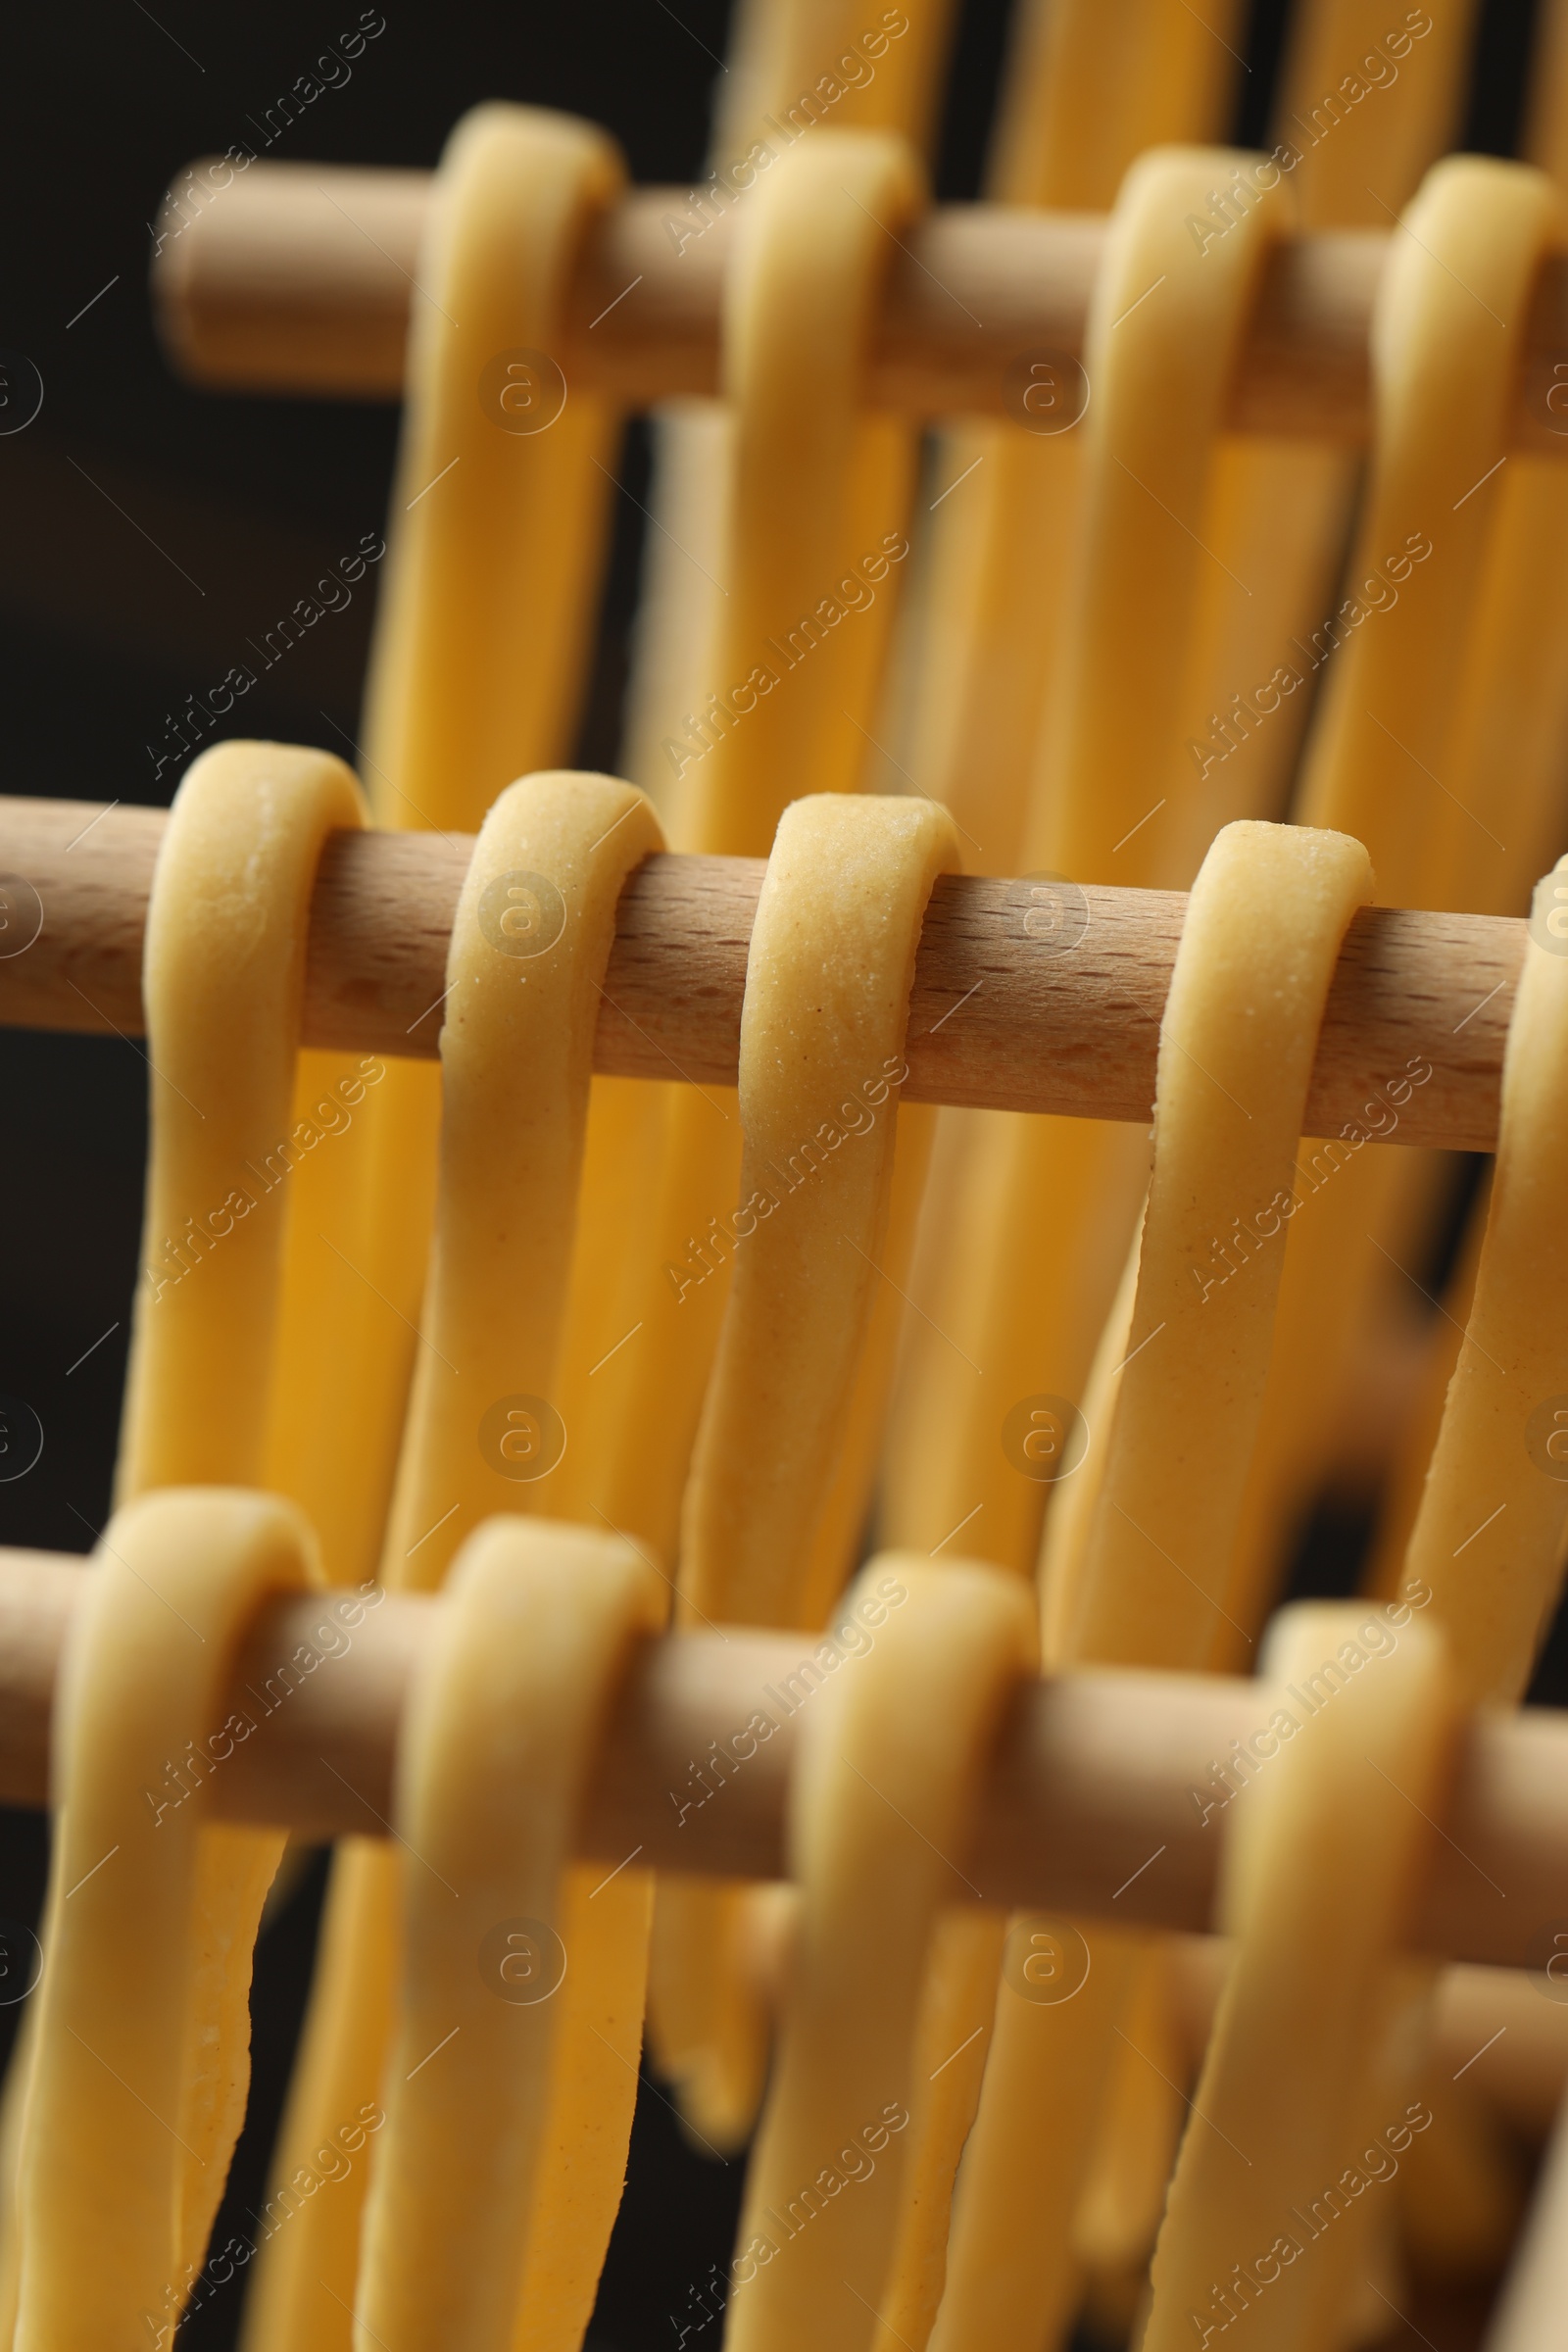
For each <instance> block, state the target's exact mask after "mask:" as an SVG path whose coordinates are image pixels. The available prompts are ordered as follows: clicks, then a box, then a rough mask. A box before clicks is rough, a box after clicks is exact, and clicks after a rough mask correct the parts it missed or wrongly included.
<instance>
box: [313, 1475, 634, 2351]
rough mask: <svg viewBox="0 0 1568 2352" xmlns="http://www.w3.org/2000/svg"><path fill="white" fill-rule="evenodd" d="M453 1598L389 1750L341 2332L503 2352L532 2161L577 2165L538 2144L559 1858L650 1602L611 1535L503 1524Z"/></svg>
mask: <svg viewBox="0 0 1568 2352" xmlns="http://www.w3.org/2000/svg"><path fill="white" fill-rule="evenodd" d="M447 1592H448V1598H447V1605H446V1609H445V1611H444V1613H443V1618H442V1627H441V1635H440V1641H439V1643H438V1645H437V1647H436V1649H435V1651H434V1652H433V1654H432V1655H431V1656H430V1658H429V1659H428V1660H427V1661H426V1663H425V1665H424V1668H423V1671H422V1673H421V1676H420V1679H419V1682H418V1684H417V1689H416V1693H415V1696H414V1698H413V1700H412V1702H411V1706H410V1711H409V1714H408V1717H407V1720H406V1722H405V1726H404V1732H403V1739H402V1744H401V1746H400V1749H399V1756H398V1798H397V1808H396V1812H397V1823H398V1829H399V1833H400V1835H401V1836H402V1837H403V1838H405V1839H406V1840H407V1843H408V1846H409V1849H410V1855H411V1864H410V1868H409V1869H408V1870H407V1871H406V1872H405V1875H404V1885H403V1906H404V1919H405V1935H404V1962H403V1992H402V2002H401V2006H400V2010H399V2018H398V2029H397V2034H396V2036H395V2038H394V2041H393V2045H392V2050H391V2054H390V2061H389V2067H388V2074H387V2082H388V2088H387V2091H386V2094H385V2097H386V2111H387V2127H386V2135H385V2138H384V2140H383V2142H382V2146H381V2151H380V2160H379V2164H378V2167H377V2171H376V2177H375V2182H374V2186H373V2188H372V2191H371V2196H370V2202H369V2206H368V2212H367V2214H366V2222H365V2259H364V2281H363V2284H362V2286H361V2290H360V2298H359V2309H358V2315H357V2325H358V2328H359V2331H360V2333H361V2334H362V2335H363V2337H364V2339H365V2340H366V2341H367V2342H369V2343H377V2344H383V2345H385V2346H386V2347H387V2352H424V2348H425V2347H426V2346H428V2345H430V2344H433V2343H436V2342H461V2343H462V2344H463V2345H464V2347H465V2352H511V2347H512V2345H513V2343H514V2340H515V2328H516V2325H517V2319H518V2303H519V2296H520V2294H521V2290H522V2280H523V2275H524V2261H525V2256H526V2252H527V2248H526V2244H525V2232H524V2230H523V2229H519V2228H518V2227H517V2224H516V2221H515V2217H516V2216H519V2215H528V2214H538V2213H539V2210H540V2200H539V2197H538V2188H539V2185H540V2182H539V2176H540V2172H541V2169H542V2167H543V2166H544V2165H545V2164H546V2163H548V2162H550V2161H552V2160H553V2161H554V2162H556V2163H557V2164H559V2165H565V2166H572V2165H574V2164H576V2163H577V2162H578V2161H579V2160H580V2157H581V2153H582V2151H581V2148H580V2147H574V2146H570V2145H565V2146H553V2145H552V2142H551V2136H550V2125H551V2121H552V2116H553V2102H559V2099H560V2095H561V2092H560V2086H559V2083H557V2082H554V2081H553V2066H554V2061H555V2058H556V2055H557V2051H558V2028H559V2024H560V2019H561V2015H562V2011H563V2006H564V1985H568V1984H569V1983H570V1981H571V1971H572V1966H573V1960H574V1956H575V1955H574V1952H573V1948H572V1927H571V1923H570V1921H569V1919H568V1916H567V1912H566V1908H565V1905H564V1876H565V1865H566V1862H567V1860H568V1858H569V1856H570V1854H571V1851H572V1839H573V1836H574V1833H575V1830H576V1827H577V1820H578V1816H579V1813H580V1810H581V1804H582V1796H583V1790H584V1788H585V1785H586V1782H587V1778H588V1775H589V1772H590V1771H591V1769H592V1766H593V1762H594V1757H595V1751H596V1747H597V1744H598V1741H599V1739H600V1737H601V1735H602V1732H603V1728H604V1724H605V1721H606V1718H607V1715H608V1713H609V1710H610V1708H611V1706H612V1705H613V1700H614V1697H615V1693H616V1691H617V1689H618V1687H619V1684H620V1682H621V1680H622V1678H623V1675H624V1671H625V1667H626V1665H627V1662H628V1658H629V1654H630V1651H631V1648H632V1645H633V1644H634V1643H635V1642H637V1640H638V1639H639V1638H640V1637H642V1636H644V1635H647V1634H651V1633H654V1632H656V1631H657V1630H658V1628H659V1626H660V1625H661V1624H662V1619H663V1615H664V1593H663V1586H662V1582H661V1580H660V1579H659V1577H658V1576H657V1575H656V1574H655V1572H654V1571H653V1569H651V1568H650V1567H649V1566H648V1565H647V1563H646V1562H645V1561H643V1560H641V1559H639V1557H638V1556H637V1554H636V1553H635V1552H634V1551H633V1550H632V1548H631V1546H630V1545H629V1544H623V1543H621V1542H620V1541H619V1539H618V1538H615V1537H612V1536H596V1535H593V1534H591V1533H589V1532H588V1531H586V1530H584V1529H579V1528H572V1527H561V1526H550V1525H545V1524H540V1523H538V1522H529V1521H523V1520H517V1519H512V1518H500V1519H492V1520H490V1521H489V1522H488V1523H487V1524H486V1525H485V1526H484V1527H482V1528H481V1529H479V1531H478V1532H477V1534H475V1535H473V1536H471V1537H470V1538H469V1540H468V1542H467V1544H466V1545H465V1546H464V1548H463V1551H462V1552H461V1554H460V1556H459V1558H458V1559H457V1560H456V1562H455V1563H454V1565H453V1569H452V1574H451V1578H450V1580H449V1584H448V1588H447ZM613 1867H614V1864H613V1859H609V1860H607V1862H606V1864H605V1870H610V1869H613ZM598 1875H599V1876H600V1877H603V1876H604V1872H603V1871H601V1872H600V1873H599V1874H598ZM581 2121H582V2123H583V2125H584V2127H587V2126H588V2125H590V2124H591V2122H592V2121H593V2119H591V2118H586V2117H585V2118H583V2119H581ZM560 2316H561V2315H559V2314H555V2313H550V2314H543V2315H535V2314H531V2313H529V2312H528V2311H526V2310H524V2311H523V2312H522V2314H521V2318H522V2321H523V2324H524V2326H526V2325H527V2324H528V2323H529V2321H530V2320H533V2319H537V2318H546V2319H549V2320H552V2321H555V2322H557V2332H556V2334H555V2336H554V2340H555V2341H558V2342H560V2341H563V2340H564V2334H563V2333H562V2332H560V2328H559V2322H560ZM541 2340H549V2339H548V2337H542V2338H541Z"/></svg>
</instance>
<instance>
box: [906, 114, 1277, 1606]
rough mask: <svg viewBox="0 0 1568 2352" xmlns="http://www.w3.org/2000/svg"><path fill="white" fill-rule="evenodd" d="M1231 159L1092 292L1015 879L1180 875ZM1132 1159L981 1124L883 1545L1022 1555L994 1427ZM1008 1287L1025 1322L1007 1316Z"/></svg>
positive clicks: (1017, 1562) (1235, 326) (1022, 1386)
mask: <svg viewBox="0 0 1568 2352" xmlns="http://www.w3.org/2000/svg"><path fill="white" fill-rule="evenodd" d="M1233 160H1234V161H1235V162H1237V163H1241V162H1243V161H1246V160H1248V159H1244V158H1240V157H1237V158H1234V159H1233V158H1232V157H1231V156H1230V155H1229V154H1228V153H1227V152H1226V151H1224V150H1198V149H1180V148H1175V149H1167V150H1162V151H1159V152H1156V153H1153V154H1151V155H1148V156H1145V157H1144V158H1143V159H1142V160H1141V161H1140V162H1139V163H1138V164H1136V165H1135V166H1134V168H1133V170H1132V171H1131V172H1129V174H1128V176H1127V179H1126V181H1125V182H1124V184H1123V189H1122V194H1121V197H1120V199H1119V200H1118V204H1117V208H1116V212H1115V214H1114V216H1113V219H1112V228H1111V233H1110V237H1109V240H1108V243H1107V248H1106V252H1105V255H1104V259H1103V265H1102V268H1101V271H1100V275H1099V277H1098V279H1097V282H1096V287H1095V293H1094V298H1093V303H1092V306H1091V315H1090V323H1089V330H1088V338H1087V351H1086V368H1087V372H1088V374H1089V378H1090V381H1091V382H1092V383H1093V385H1094V398H1093V400H1092V401H1091V402H1090V405H1089V409H1088V412H1087V415H1086V417H1085V419H1084V424H1083V427H1082V428H1081V431H1080V438H1082V439H1083V440H1084V444H1085V448H1084V464H1085V467H1086V504H1085V513H1084V523H1083V538H1082V546H1081V550H1080V555H1079V571H1078V574H1077V580H1078V588H1077V594H1076V598H1075V603H1074V608H1073V611H1072V612H1071V613H1070V615H1069V622H1068V627H1069V636H1068V642H1067V647H1066V650H1065V651H1064V655H1063V662H1062V669H1061V691H1060V694H1059V696H1058V698H1057V703H1056V707H1055V711H1054V713H1053V714H1052V716H1051V721H1050V724H1049V727H1048V735H1047V739H1046V744H1045V748H1044V749H1043V752H1042V757H1041V765H1040V768H1039V772H1038V774H1037V776H1036V781H1035V788H1034V795H1033V799H1032V804H1031V809H1032V813H1031V817H1030V825H1029V833H1028V838H1027V839H1026V842H1025V845H1024V851H1023V861H1024V863H1025V865H1026V866H1028V867H1029V868H1031V869H1040V868H1047V869H1052V870H1054V871H1056V872H1058V873H1063V874H1066V875H1068V876H1070V877H1071V878H1072V880H1073V881H1074V882H1080V883H1082V882H1126V883H1142V884H1145V885H1160V886H1170V885H1184V884H1185V883H1186V882H1187V881H1188V880H1189V879H1190V878H1191V866H1190V865H1184V864H1182V863H1180V862H1178V861H1179V860H1181V859H1185V858H1187V857H1188V856H1189V854H1190V846H1191V845H1190V844H1189V843H1188V841H1187V839H1186V836H1185V834H1184V832H1183V830H1182V828H1180V827H1179V826H1177V825H1176V824H1175V823H1174V821H1173V818H1172V815H1171V809H1172V807H1173V806H1177V807H1179V806H1180V805H1181V796H1182V795H1183V794H1185V792H1186V790H1187V787H1186V786H1185V785H1184V784H1181V783H1179V782H1178V775H1179V761H1178V760H1177V757H1176V754H1177V746H1176V745H1175V743H1174V742H1173V739H1172V727H1173V723H1174V719H1175V715H1176V711H1177V707H1178V706H1177V697H1178V693H1179V688H1180V682H1181V676H1182V664H1183V659H1184V648H1185V646H1186V644H1187V642H1188V635H1189V629H1190V622H1191V611H1192V607H1193V603H1194V582H1195V579H1196V576H1197V573H1198V570H1199V567H1201V565H1203V564H1206V563H1207V561H1208V559H1207V558H1206V557H1205V555H1204V553H1203V550H1202V546H1201V541H1202V540H1203V539H1204V538H1205V537H1206V534H1207V522H1206V514H1205V509H1206V502H1207V496H1208V487H1209V480H1210V474H1211V471H1212V465H1213V456H1214V450H1215V447H1216V444H1217V440H1218V437H1219V433H1220V427H1221V420H1222V416H1223V403H1224V400H1225V397H1226V388H1227V386H1228V383H1229V380H1230V368H1231V360H1232V355H1233V354H1234V352H1235V349H1236V346H1237V342H1238V339H1239V337H1240V334H1241V331H1242V327H1243V323H1244V321H1245V319H1246V318H1247V315H1248V312H1249V309H1250V303H1251V299H1252V294H1253V290H1254V288H1255V285H1256V281H1257V273H1258V270H1260V268H1261V266H1262V263H1263V261H1264V258H1265V256H1266V253H1267V250H1268V247H1269V244H1270V242H1271V241H1272V239H1273V237H1274V236H1275V235H1276V234H1277V233H1279V232H1281V231H1283V230H1284V229H1286V228H1287V227H1288V226H1289V223H1290V195H1289V183H1288V181H1283V180H1282V181H1281V182H1280V183H1279V184H1278V185H1277V186H1276V187H1275V188H1273V189H1272V190H1268V191H1265V193H1264V194H1263V195H1262V197H1261V199H1260V201H1259V202H1258V204H1257V205H1256V206H1255V207H1254V208H1253V210H1252V211H1251V212H1250V214H1249V215H1248V216H1247V217H1246V218H1245V219H1244V220H1243V221H1239V222H1238V223H1237V225H1236V227H1235V228H1234V230H1233V231H1232V233H1231V234H1230V235H1229V236H1228V237H1227V238H1225V239H1224V240H1223V241H1222V242H1221V243H1220V244H1219V245H1216V246H1213V247H1211V248H1210V249H1209V250H1208V252H1207V253H1200V251H1199V250H1198V247H1197V245H1196V244H1195V242H1194V240H1193V238H1192V237H1191V235H1190V234H1189V233H1188V231H1187V229H1186V227H1185V224H1184V223H1185V216H1186V214H1187V213H1188V212H1189V211H1190V210H1191V209H1192V208H1193V206H1194V205H1195V204H1201V203H1203V202H1204V201H1206V197H1205V191H1206V190H1207V188H1208V187H1209V186H1210V185H1211V184H1212V183H1213V180H1214V176H1215V173H1216V172H1218V171H1220V170H1221V169H1222V168H1226V167H1228V166H1229V165H1230V164H1231V163H1232V161H1233ZM1145 297H1148V299H1145ZM1178 387H1179V390H1178V389H1177V388H1178ZM1134 673H1136V675H1137V677H1138V691H1137V692H1136V693H1131V692H1129V691H1128V688H1127V680H1128V678H1129V676H1130V675H1132V674H1134ZM1042 952H1043V953H1045V954H1050V953H1053V952H1055V951H1054V950H1053V949H1052V948H1051V947H1050V946H1049V945H1048V946H1046V947H1045V948H1043V951H1042ZM1069 952H1070V951H1069ZM1146 1166H1147V1157H1146V1152H1145V1147H1144V1144H1143V1139H1142V1138H1141V1137H1140V1136H1139V1135H1138V1134H1137V1133H1136V1131H1131V1130H1129V1131H1126V1132H1119V1131H1115V1130H1107V1129H1106V1128H1105V1127H1103V1126H1101V1125H1098V1124H1097V1125H1093V1126H1091V1125H1090V1124H1088V1123H1086V1122H1081V1121H1062V1120H1042V1119H1024V1118H1013V1119H1008V1120H1005V1121H1003V1120H999V1121H998V1122H997V1123H996V1125H995V1127H994V1128H993V1130H992V1140H991V1142H990V1143H989V1144H988V1146H987V1149H986V1152H985V1153H984V1156H983V1161H980V1162H977V1164H976V1167H975V1171H974V1174H973V1176H972V1178H971V1179H970V1181H969V1184H968V1187H967V1189H966V1198H965V1214H964V1230H963V1234H962V1238H961V1240H960V1243H959V1246H958V1247H957V1248H956V1249H955V1250H954V1251H953V1263H952V1268H951V1273H950V1277H949V1281H948V1283H947V1285H946V1286H945V1287H944V1289H943V1292H942V1295H941V1298H940V1299H939V1301H938V1302H937V1303H936V1304H935V1305H934V1306H933V1307H932V1309H931V1312H932V1314H933V1317H934V1320H935V1321H936V1323H937V1324H938V1325H940V1327H941V1329H942V1331H943V1332H944V1333H946V1334H948V1335H949V1338H950V1339H951V1341H953V1342H956V1348H955V1347H952V1346H949V1345H947V1344H946V1343H944V1342H942V1341H937V1340H933V1339H932V1338H931V1335H930V1334H929V1333H926V1332H923V1331H922V1332H921V1333H919V1334H918V1335H917V1336H916V1337H915V1338H914V1340H913V1341H912V1343H911V1346H910V1349H909V1355H908V1360H907V1371H906V1376H905V1381H904V1384H903V1390H902V1399H901V1404H900V1408H899V1412H898V1416H897V1420H896V1424H895V1429H894V1435H893V1439H892V1443H891V1445H890V1449H889V1457H888V1482H887V1483H888V1504H887V1509H888V1527H889V1532H890V1533H891V1535H892V1536H893V1537H894V1539H895V1540H897V1541H900V1542H905V1543H907V1544H911V1545H914V1544H918V1545H919V1547H920V1548H922V1549H929V1548H930V1546H931V1545H932V1544H936V1543H938V1542H940V1541H941V1539H942V1538H943V1537H944V1536H945V1535H946V1534H947V1533H948V1531H949V1530H950V1529H951V1528H953V1527H955V1526H956V1525H957V1523H958V1522H959V1521H960V1520H961V1519H963V1518H964V1516H965V1514H970V1515H971V1525H970V1527H969V1528H968V1529H967V1530H966V1531H965V1536H964V1542H965V1544H966V1545H967V1546H968V1548H969V1549H970V1550H972V1551H974V1552H975V1553H976V1554H977V1555H979V1556H983V1557H986V1558H989V1559H994V1560H997V1561H998V1562H999V1563H1002V1564H1005V1565H1008V1566H1013V1567H1016V1568H1018V1569H1020V1570H1022V1569H1024V1568H1026V1567H1027V1565H1028V1563H1029V1561H1030V1559H1031V1557H1032V1554H1033V1551H1034V1549H1035V1546H1036V1544H1037V1542H1038V1535H1039V1524H1040V1510H1041V1502H1042V1499H1043V1491H1042V1489H1041V1488H1040V1487H1039V1486H1038V1485H1037V1484H1036V1483H1035V1482H1034V1481H1033V1480H1032V1479H1031V1478H1029V1477H1027V1476H1025V1475H1024V1474H1023V1473H1022V1472H1021V1471H1019V1470H1018V1469H1017V1468H1015V1467H1014V1465H1013V1464H1012V1462H1011V1461H1009V1459H1008V1458H1007V1456H1006V1454H1005V1451H1004V1449H1003V1444H1002V1432H1003V1428H1004V1424H1005V1421H1006V1417H1007V1414H1008V1413H1009V1412H1010V1411H1011V1410H1012V1408H1013V1406H1014V1405H1016V1404H1018V1403H1019V1402H1020V1400H1023V1399H1027V1398H1028V1397H1031V1396H1033V1395H1039V1394H1050V1395H1055V1396H1058V1397H1067V1398H1069V1399H1071V1398H1076V1397H1078V1396H1080V1395H1081V1393H1082V1387H1083V1381H1084V1376H1085V1374H1086V1372H1087V1370H1088V1366H1089V1360H1090V1356H1091V1353H1092V1350H1093V1346H1094V1340H1095V1336H1096V1334H1097V1333H1098V1331H1099V1329H1100V1326H1101V1324H1102V1322H1103V1318H1104V1313H1105V1309H1106V1307H1107V1305H1108V1304H1109V1300H1110V1297H1111V1294H1112V1292H1113V1290H1114V1286H1115V1279H1116V1275H1117V1273H1119V1271H1120V1267H1121V1265H1122V1263H1123V1260H1124V1257H1125V1252H1126V1248H1127V1241H1128V1237H1129V1233H1130V1230H1131V1227H1132V1225H1133V1222H1134V1220H1135V1217H1136V1213H1137V1202H1138V1197H1139V1194H1140V1191H1141V1189H1142V1185H1143V1181H1144V1176H1145V1172H1146ZM1021 1299H1028V1300H1031V1301H1035V1302H1038V1303H1037V1305H1036V1308H1035V1311H1034V1312H1033V1313H1031V1314H1024V1313H1022V1312H1020V1307H1019V1302H1020V1300H1021ZM960 1349H961V1351H962V1353H961V1355H960V1353H959V1352H958V1350H960ZM965 1357H967V1358H968V1359H969V1361H968V1362H965V1361H964V1360H963V1359H964V1358H965ZM970 1363H977V1364H979V1365H980V1366H981V1373H980V1376H978V1377H977V1376H976V1375H975V1373H974V1372H973V1371H972V1370H971V1369H970Z"/></svg>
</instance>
